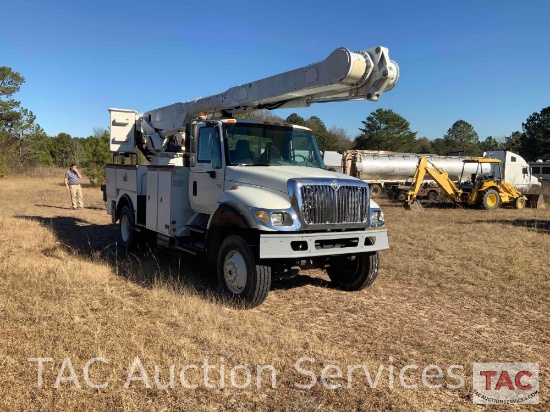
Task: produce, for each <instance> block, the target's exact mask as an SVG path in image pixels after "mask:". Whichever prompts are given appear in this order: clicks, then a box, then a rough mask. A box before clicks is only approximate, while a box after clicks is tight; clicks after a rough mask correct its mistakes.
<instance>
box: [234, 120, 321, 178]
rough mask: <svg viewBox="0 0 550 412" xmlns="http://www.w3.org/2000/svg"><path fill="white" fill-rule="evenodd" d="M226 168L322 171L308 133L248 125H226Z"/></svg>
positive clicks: (270, 126) (317, 150)
mask: <svg viewBox="0 0 550 412" xmlns="http://www.w3.org/2000/svg"><path fill="white" fill-rule="evenodd" d="M224 126H225V149H226V157H227V159H228V162H227V164H228V165H250V166H288V165H294V166H306V167H318V168H321V169H324V168H325V164H324V163H323V160H322V158H321V153H320V152H319V148H318V147H317V142H316V141H315V136H314V135H313V133H312V132H311V131H309V130H304V129H294V128H292V127H287V126H275V125H265V124H252V123H226V124H225V125H224Z"/></svg>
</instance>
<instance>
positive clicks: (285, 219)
mask: <svg viewBox="0 0 550 412" xmlns="http://www.w3.org/2000/svg"><path fill="white" fill-rule="evenodd" d="M250 210H251V212H252V214H253V216H254V217H255V219H256V222H258V223H259V224H260V225H263V226H267V227H269V228H271V229H275V230H283V231H284V230H287V231H288V230H298V229H299V228H300V221H299V220H298V218H297V217H296V215H295V214H294V213H293V209H287V210H288V211H285V210H270V209H256V208H250Z"/></svg>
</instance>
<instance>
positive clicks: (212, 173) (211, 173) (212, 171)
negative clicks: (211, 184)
mask: <svg viewBox="0 0 550 412" xmlns="http://www.w3.org/2000/svg"><path fill="white" fill-rule="evenodd" d="M208 175H209V176H210V177H211V178H212V179H215V178H216V171H215V170H209V171H208Z"/></svg>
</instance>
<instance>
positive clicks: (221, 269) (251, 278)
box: [218, 235, 271, 308]
mask: <svg viewBox="0 0 550 412" xmlns="http://www.w3.org/2000/svg"><path fill="white" fill-rule="evenodd" d="M218 281H219V284H220V288H221V290H222V292H223V293H224V295H226V296H227V297H229V298H230V299H232V300H234V301H236V302H237V303H239V304H242V305H243V306H245V307H247V308H253V307H256V306H258V305H260V304H261V303H262V302H263V301H264V300H265V298H266V297H267V293H268V292H269V287H270V285H271V267H270V266H265V265H257V264H256V261H255V259H254V256H253V254H252V251H251V250H250V246H248V244H247V243H246V241H245V240H244V239H243V238H242V237H240V236H238V235H231V236H228V237H227V238H226V239H225V240H224V241H223V242H222V244H221V246H220V251H219V252H218Z"/></svg>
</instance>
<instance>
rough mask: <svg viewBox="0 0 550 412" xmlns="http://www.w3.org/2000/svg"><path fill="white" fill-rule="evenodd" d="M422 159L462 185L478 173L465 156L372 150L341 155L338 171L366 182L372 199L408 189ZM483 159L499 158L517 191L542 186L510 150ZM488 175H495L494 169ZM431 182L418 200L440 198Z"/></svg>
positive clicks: (525, 163)
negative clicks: (421, 198)
mask: <svg viewBox="0 0 550 412" xmlns="http://www.w3.org/2000/svg"><path fill="white" fill-rule="evenodd" d="M325 156H326V153H325ZM422 156H426V157H427V158H428V159H429V160H430V161H431V162H433V163H434V164H437V166H439V167H440V168H441V169H443V170H445V172H447V173H448V174H449V178H450V179H451V180H453V181H455V182H457V183H460V176H468V175H470V174H472V173H476V167H477V165H475V164H473V163H465V162H464V160H465V159H466V157H465V156H438V155H425V154H415V153H396V152H388V151H373V150H348V151H345V152H344V153H343V154H342V155H341V156H340V157H341V165H340V169H338V170H341V171H342V172H343V173H345V174H347V175H349V176H354V177H357V178H359V179H361V180H363V181H365V182H367V183H368V184H369V187H370V191H371V195H372V196H380V195H381V194H382V193H383V191H384V190H385V191H386V192H387V193H388V194H395V193H397V192H398V190H397V189H398V187H399V186H402V187H403V186H407V181H409V182H410V180H411V178H412V176H413V175H414V174H415V171H416V168H417V166H418V162H419V160H420V158H421V157H422ZM483 157H491V158H496V159H499V160H500V161H501V162H502V168H503V178H504V180H506V181H507V182H510V183H512V184H513V185H514V186H515V187H516V188H517V189H518V190H520V191H522V192H526V191H529V190H530V189H531V188H532V187H533V186H540V182H539V181H538V179H537V178H536V177H535V176H533V175H532V174H531V172H530V170H529V165H528V164H527V162H526V161H525V160H524V159H523V158H522V157H521V156H519V155H517V154H515V153H512V152H510V151H493V152H486V153H484V154H483ZM483 166H484V167H486V168H488V169H490V168H491V167H492V166H491V164H489V163H488V164H486V165H483ZM470 169H471V170H470ZM485 172H486V173H488V174H493V173H491V170H486V171H485ZM430 183H431V182H430V181H429V180H428V181H426V184H425V188H424V189H426V190H425V191H423V192H422V193H421V195H419V197H422V194H425V195H426V196H427V197H429V198H431V199H435V198H436V197H437V196H439V193H440V189H439V188H438V187H437V185H433V184H430ZM436 193H437V195H436ZM399 200H402V199H399Z"/></svg>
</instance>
